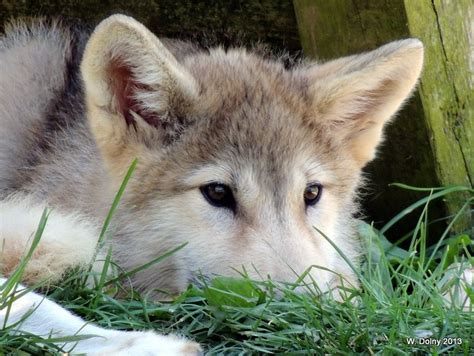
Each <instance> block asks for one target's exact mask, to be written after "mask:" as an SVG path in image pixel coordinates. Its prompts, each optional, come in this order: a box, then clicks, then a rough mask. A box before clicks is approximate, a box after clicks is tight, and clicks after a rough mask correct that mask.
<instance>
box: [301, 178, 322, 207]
mask: <svg viewBox="0 0 474 356" xmlns="http://www.w3.org/2000/svg"><path fill="white" fill-rule="evenodd" d="M313 186H316V187H318V194H317V195H316V197H315V198H314V199H311V200H307V199H306V198H305V197H304V194H303V197H304V202H305V205H306V206H313V205H316V203H318V202H319V200H320V199H321V195H322V194H323V185H322V184H321V183H319V182H311V183H308V184H307V185H306V188H305V193H306V189H308V188H310V187H313Z"/></svg>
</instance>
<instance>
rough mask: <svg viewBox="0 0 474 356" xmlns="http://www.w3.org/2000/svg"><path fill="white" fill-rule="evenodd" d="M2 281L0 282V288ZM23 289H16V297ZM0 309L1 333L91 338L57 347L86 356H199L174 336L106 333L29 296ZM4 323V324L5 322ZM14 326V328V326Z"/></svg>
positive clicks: (196, 349)
mask: <svg viewBox="0 0 474 356" xmlns="http://www.w3.org/2000/svg"><path fill="white" fill-rule="evenodd" d="M5 281H6V279H5V278H0V293H2V288H1V286H2V285H3V284H4V283H5ZM23 289H24V287H23V286H21V285H19V286H18V288H17V292H16V295H17V294H20V293H21V292H22V290H23ZM7 311H8V307H6V306H4V307H3V309H0V330H1V329H3V328H4V327H9V326H12V328H11V329H10V330H9V332H10V333H20V332H26V333H31V334H34V335H39V336H42V337H45V338H47V337H49V336H50V335H51V337H64V336H72V335H92V337H91V338H88V339H85V340H81V341H78V342H66V343H64V342H63V343H58V346H60V347H61V348H62V349H63V350H64V351H70V350H71V349H72V352H73V353H86V354H89V355H198V354H200V347H199V345H198V344H196V343H194V342H191V341H188V340H186V339H184V338H178V337H176V336H163V335H158V334H155V333H154V332H151V331H148V332H138V331H115V330H107V329H103V328H100V327H98V326H95V325H93V324H90V323H86V322H85V321H84V320H82V319H81V318H79V317H77V316H75V315H73V314H72V313H70V312H69V311H67V310H66V309H64V308H62V307H61V306H59V305H58V304H56V303H54V302H53V301H51V300H49V299H47V298H45V297H44V296H41V295H39V294H36V293H34V292H28V293H26V294H25V295H23V296H21V297H19V298H18V299H15V300H13V302H12V303H11V308H10V310H9V311H8V318H7ZM5 319H6V320H5ZM15 324H16V325H15Z"/></svg>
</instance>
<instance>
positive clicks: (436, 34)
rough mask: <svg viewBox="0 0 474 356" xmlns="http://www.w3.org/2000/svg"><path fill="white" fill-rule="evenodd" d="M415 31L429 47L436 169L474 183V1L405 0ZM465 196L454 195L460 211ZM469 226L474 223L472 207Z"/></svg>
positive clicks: (427, 97)
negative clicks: (458, 197) (456, 196)
mask: <svg viewBox="0 0 474 356" xmlns="http://www.w3.org/2000/svg"><path fill="white" fill-rule="evenodd" d="M405 6H406V12H407V17H408V24H409V28H410V31H411V33H412V34H413V36H416V37H418V38H420V39H421V40H422V41H423V43H424V44H425V47H426V56H425V68H424V72H423V76H422V78H421V84H420V93H421V100H422V102H423V107H424V113H425V119H426V124H427V126H428V127H429V129H430V133H431V136H430V139H431V140H430V141H431V146H432V148H433V156H434V162H435V165H436V173H437V175H438V176H439V177H440V180H441V183H443V184H445V185H446V184H463V185H470V186H472V185H473V183H474V2H473V1H472V0H456V1H440V0H433V1H432V0H417V1H412V0H405ZM461 202H462V200H461V199H460V200H459V201H457V200H448V201H447V204H448V207H449V208H450V210H451V211H453V212H455V211H456V210H457V209H458V208H459V205H460V204H461ZM463 218H464V225H466V224H468V225H470V226H471V227H472V224H473V217H472V216H471V213H470V212H469V211H467V212H466V214H465V216H464V217H463Z"/></svg>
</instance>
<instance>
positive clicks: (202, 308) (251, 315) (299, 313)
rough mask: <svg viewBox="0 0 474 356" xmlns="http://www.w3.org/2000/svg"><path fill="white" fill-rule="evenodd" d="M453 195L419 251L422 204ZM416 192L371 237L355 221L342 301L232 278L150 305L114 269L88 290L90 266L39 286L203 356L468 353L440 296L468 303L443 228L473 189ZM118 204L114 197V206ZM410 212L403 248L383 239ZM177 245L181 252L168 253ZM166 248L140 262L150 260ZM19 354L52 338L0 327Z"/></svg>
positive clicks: (463, 253)
mask: <svg viewBox="0 0 474 356" xmlns="http://www.w3.org/2000/svg"><path fill="white" fill-rule="evenodd" d="M122 191H123V190H122ZM459 192H468V193H469V194H468V195H469V196H470V198H468V200H467V201H466V204H465V205H464V207H463V208H462V209H461V210H460V211H459V212H458V214H456V215H455V216H451V217H449V219H448V222H449V224H448V226H447V228H446V231H445V232H444V233H443V234H442V236H440V237H439V239H438V240H437V241H438V242H437V244H436V245H434V246H427V243H426V241H427V236H428V234H429V225H430V224H429V221H428V218H427V211H428V209H429V203H430V201H432V200H433V199H439V198H445V197H446V196H448V195H451V194H457V193H459ZM426 195H427V196H426V198H425V199H422V200H420V201H419V202H416V203H415V204H413V205H412V206H411V207H408V208H407V209H405V210H404V211H402V212H401V213H400V214H398V215H397V216H396V217H394V219H392V220H391V221H389V222H388V223H387V225H386V226H385V227H384V228H382V229H381V230H380V231H377V230H375V229H374V228H373V227H372V226H370V225H368V224H366V223H363V222H360V225H359V235H360V237H361V240H362V243H363V245H364V247H365V252H366V255H365V258H364V262H363V264H362V267H361V269H360V270H359V271H358V273H359V274H360V280H361V288H360V289H351V288H346V290H345V291H344V292H345V294H346V296H347V299H346V300H345V301H344V302H338V301H335V300H334V299H333V298H332V297H331V296H330V295H323V296H320V295H318V293H317V288H316V287H315V286H312V285H309V286H306V287H305V288H306V290H307V293H297V292H295V288H296V287H297V286H298V285H297V283H287V284H278V283H274V282H273V281H271V280H268V281H263V282H256V281H252V280H250V279H249V278H247V277H246V276H245V274H243V275H242V278H226V277H216V278H215V279H213V280H205V279H203V280H202V283H201V284H200V285H193V286H189V288H188V289H187V291H185V292H184V293H182V294H181V295H179V296H177V297H176V298H175V299H174V300H173V301H168V302H153V301H150V300H149V299H148V298H147V295H140V294H139V293H137V292H136V291H134V290H133V289H132V288H131V287H130V286H129V285H128V283H127V277H128V276H129V275H130V274H132V273H134V272H136V270H134V271H128V273H122V274H121V275H120V277H121V278H112V279H108V278H110V277H106V273H102V275H98V276H94V278H95V286H90V285H89V286H88V285H87V284H86V283H85V281H86V279H87V277H88V276H89V275H90V274H91V273H92V272H90V270H86V271H72V272H71V273H70V274H69V275H68V276H67V278H65V279H64V280H63V281H62V282H61V283H60V284H59V285H58V286H55V287H54V288H49V289H48V291H49V293H48V294H49V297H50V298H52V299H54V300H56V301H58V302H59V303H60V304H61V305H63V306H64V307H66V308H68V309H70V310H72V311H73V312H75V313H77V314H79V315H81V316H82V317H84V318H85V319H87V320H91V321H94V322H96V323H98V324H99V325H102V326H104V327H108V328H115V329H135V330H142V329H153V330H157V331H159V332H162V333H179V334H182V335H186V336H188V337H189V338H192V339H194V340H196V341H198V342H200V343H201V344H202V345H203V346H204V348H205V349H206V351H207V352H208V353H210V354H221V353H224V354H248V353H291V354H298V353H299V354H308V353H313V354H331V355H346V354H351V353H363V354H390V355H392V354H395V355H398V354H400V355H405V354H413V353H418V354H425V353H429V354H434V355H437V354H442V353H447V354H456V355H457V354H464V355H472V354H473V353H474V309H473V307H471V309H470V310H463V309H462V308H461V307H459V306H458V305H454V304H451V303H449V302H447V301H446V299H445V297H443V296H442V295H443V294H444V293H449V292H450V291H451V292H453V291H455V290H456V287H457V288H464V290H465V291H466V292H467V294H468V298H470V300H471V302H474V290H473V289H472V286H471V288H469V287H468V286H466V285H465V284H460V282H459V274H460V270H459V269H449V267H450V266H453V263H456V262H460V261H463V263H464V264H465V266H468V265H470V266H471V267H472V266H474V258H473V257H472V256H471V254H472V251H473V246H474V244H473V236H472V232H469V231H468V232H465V233H457V234H454V233H452V229H451V226H452V225H453V224H454V223H455V221H456V220H457V219H458V218H459V216H461V215H462V214H463V213H466V210H468V211H471V209H472V203H473V201H474V191H473V190H472V189H469V188H465V187H449V188H439V189H429V190H427V192H426ZM119 199H120V194H118V196H117V200H116V201H117V202H118V200H119ZM114 206H116V204H114ZM415 208H418V209H419V210H421V212H419V220H418V224H417V225H416V226H415V227H414V229H413V231H412V233H410V234H409V235H407V236H402V237H401V238H400V242H402V241H404V240H407V239H410V241H411V244H410V247H409V248H408V249H403V248H401V247H399V244H398V243H397V244H392V243H390V242H389V241H388V240H387V239H386V238H385V237H384V235H383V232H386V231H387V230H388V229H389V228H391V227H392V226H393V225H395V224H396V223H397V222H398V221H399V220H401V219H403V217H404V216H406V215H407V214H409V213H412V211H413V210H414V209H415ZM112 213H113V211H111V214H112ZM46 223H47V214H46V213H45V214H44V216H43V218H42V220H41V222H40V224H39V228H38V231H37V233H36V235H35V238H34V242H33V245H35V244H37V242H38V241H39V239H40V237H41V233H42V230H43V229H44V225H45V224H46ZM104 231H105V230H104ZM101 236H103V234H102V235H101ZM334 247H335V248H336V249H337V246H334ZM33 248H34V246H33ZM179 248H186V247H185V246H177V248H176V249H179ZM31 251H32V250H31ZM31 251H30V253H29V254H28V255H27V256H26V258H25V263H26V262H27V260H28V258H29V257H30V256H31ZM173 252H174V251H170V252H169V253H167V254H166V255H165V256H160V257H159V258H157V259H156V260H154V261H151V262H150V263H160V261H161V260H162V259H163V258H169V255H170V254H172V253H173ZM104 266H105V267H104V272H105V271H106V269H107V268H110V267H111V266H113V261H112V260H111V258H110V254H109V255H108V256H107V258H106V261H105V264H104ZM23 268H24V264H21V265H20V266H19V267H18V269H17V271H16V272H15V273H14V274H13V275H12V277H11V278H10V279H9V280H8V282H7V283H6V284H5V285H3V286H0V308H8V305H9V304H10V303H11V302H12V300H11V298H9V297H7V295H8V292H9V291H11V290H13V289H14V288H16V283H17V282H18V280H19V279H20V278H21V273H22V270H23ZM139 268H147V265H145V266H141V267H139ZM119 280H122V283H119ZM123 280H125V283H123ZM119 296H120V297H119ZM420 337H431V338H433V339H437V340H442V341H443V340H444V341H446V344H441V345H422V344H419V343H415V344H412V345H410V344H409V342H408V341H407V340H408V338H415V339H416V338H418V340H419V338H420ZM450 338H452V339H450ZM39 341H41V343H42V345H39ZM53 341H54V340H53ZM19 349H21V350H22V352H23V354H34V355H37V354H41V353H49V352H51V353H55V352H58V349H57V348H56V347H55V346H54V344H52V340H48V339H47V338H46V339H41V338H39V337H38V336H34V335H16V336H12V335H9V334H8V333H7V332H5V330H4V332H3V333H2V334H1V335H0V353H4V354H8V353H10V352H14V351H18V350H19Z"/></svg>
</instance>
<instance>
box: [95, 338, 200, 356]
mask: <svg viewBox="0 0 474 356" xmlns="http://www.w3.org/2000/svg"><path fill="white" fill-rule="evenodd" d="M96 346H97V348H96V347H94V349H93V350H91V351H90V352H86V353H87V354H88V355H94V356H100V355H117V356H126V355H127V356H128V355H145V356H147V355H149V356H152V355H166V356H168V355H169V356H174V355H184V356H188V355H189V356H195V355H202V354H203V353H202V349H201V347H200V346H199V344H197V343H195V342H193V341H189V340H187V339H184V338H179V337H177V336H171V335H170V336H164V335H157V334H155V333H153V332H118V333H117V334H116V335H114V336H112V337H109V338H107V340H106V341H104V342H103V344H102V345H100V346H99V345H96Z"/></svg>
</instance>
